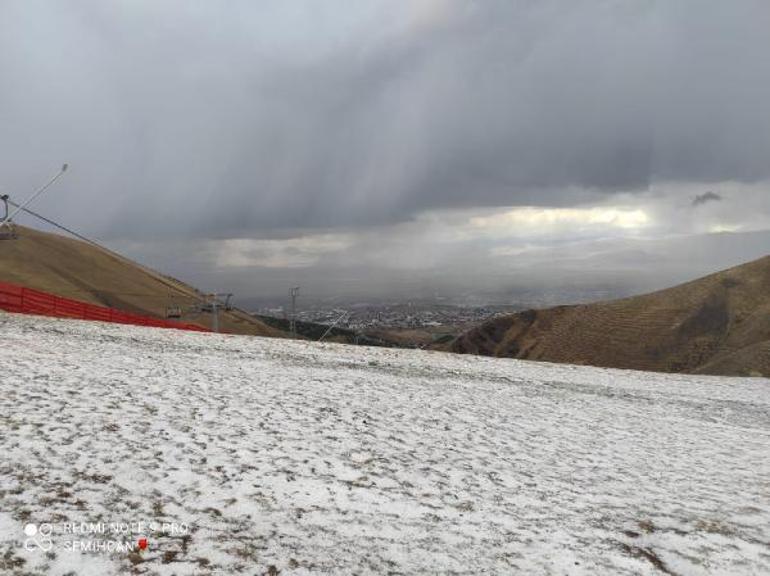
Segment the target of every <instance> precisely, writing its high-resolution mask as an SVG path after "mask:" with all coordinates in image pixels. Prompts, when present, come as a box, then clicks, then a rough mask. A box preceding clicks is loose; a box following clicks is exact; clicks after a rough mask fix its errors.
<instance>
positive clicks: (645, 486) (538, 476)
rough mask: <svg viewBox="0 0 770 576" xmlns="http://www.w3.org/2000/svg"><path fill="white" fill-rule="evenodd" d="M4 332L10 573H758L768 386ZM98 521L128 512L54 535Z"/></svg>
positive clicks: (763, 557)
mask: <svg viewBox="0 0 770 576" xmlns="http://www.w3.org/2000/svg"><path fill="white" fill-rule="evenodd" d="M0 345H2V352H0V449H1V450H2V452H1V453H2V461H0V503H1V504H0V573H3V574H5V573H8V574H65V573H67V572H69V571H74V572H75V573H77V574H129V573H137V574H238V573H243V574H255V573H263V572H267V573H277V571H280V573H281V574H311V573H313V574H315V573H332V574H354V573H355V574H362V573H371V574H381V573H388V572H392V573H436V572H439V573H457V574H469V573H482V572H486V573H490V574H510V573H521V574H666V573H671V574H761V573H770V381H768V380H763V379H734V378H716V377H699V376H684V375H664V374H652V373H640V372H631V371H618V370H605V369H595V368H586V367H576V366H565V365H549V364H538V363H529V362H520V361H514V360H498V359H490V358H477V357H471V356H455V355H447V354H440V353H430V352H420V351H405V350H393V349H380V348H371V349H368V348H359V347H350V346H339V345H333V344H312V343H301V342H292V341H287V340H271V339H263V338H253V337H241V336H215V335H200V334H193V333H185V332H179V331H171V330H155V329H147V328H139V327H129V326H119V325H110V324H99V323H88V322H78V321H65V320H54V319H48V318H34V317H24V316H15V315H6V314H0ZM99 522H103V523H104V524H105V525H107V526H109V525H110V524H114V525H116V526H117V525H121V524H128V523H134V522H135V523H138V524H140V525H141V526H140V529H137V530H134V529H133V527H132V529H131V531H130V534H129V535H128V536H126V535H125V534H124V535H123V536H121V538H117V537H115V534H114V533H113V534H107V535H101V536H100V537H99V538H94V535H93V533H91V534H82V533H81V534H77V535H73V534H72V533H63V532H64V531H65V529H64V528H62V527H67V526H69V528H70V529H72V527H73V526H75V528H77V526H79V523H91V526H92V527H93V526H94V525H97V524H98V523H99ZM46 523H48V524H50V525H51V527H53V528H52V530H53V532H52V535H51V536H50V543H51V550H50V551H49V552H48V553H46V552H44V551H43V550H41V549H40V546H39V545H38V544H37V543H38V542H43V543H46V542H45V541H44V539H42V540H41V535H40V534H39V533H38V534H36V535H35V536H34V537H29V535H28V534H25V532H24V527H25V525H27V524H33V525H34V526H35V527H40V526H44V525H46ZM172 526H176V529H172V528H171V527H172ZM139 532H141V533H139ZM76 536H77V537H76ZM143 536H144V537H146V538H147V541H148V545H147V548H146V549H145V550H141V551H139V550H138V549H135V547H134V548H132V549H130V550H114V549H113V550H111V551H104V550H102V551H88V550H86V551H82V550H79V551H75V550H72V542H73V541H75V540H78V541H81V542H83V541H86V542H87V541H89V539H90V541H94V540H97V539H101V540H110V539H111V541H113V540H114V541H126V542H129V543H132V545H133V542H134V541H137V542H138V538H139V537H143ZM30 539H31V540H32V542H31V544H29V543H28V542H27V541H28V540H30ZM25 544H29V545H28V546H27V547H28V548H30V549H29V550H28V549H27V548H25Z"/></svg>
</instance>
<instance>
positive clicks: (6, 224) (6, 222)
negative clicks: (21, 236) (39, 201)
mask: <svg viewBox="0 0 770 576" xmlns="http://www.w3.org/2000/svg"><path fill="white" fill-rule="evenodd" d="M68 167H69V166H68V165H67V164H64V165H63V166H62V167H61V169H60V170H59V171H58V172H57V173H56V175H55V176H54V177H53V178H51V179H50V180H49V181H48V182H46V183H45V184H44V185H43V186H41V187H40V188H38V189H37V190H35V192H33V193H32V195H31V196H30V197H29V198H27V199H26V200H25V201H24V202H22V203H21V204H16V203H15V202H11V200H10V199H9V197H8V194H4V195H3V196H0V200H2V202H3V205H4V208H5V215H4V216H3V219H2V220H0V239H5V240H7V239H14V238H16V226H15V225H14V223H13V218H14V217H15V216H16V214H18V213H19V212H21V211H23V210H26V209H27V206H29V205H30V204H32V202H34V201H35V199H36V198H37V197H38V196H40V195H41V194H42V193H43V192H45V191H46V190H48V188H49V187H50V186H51V185H52V184H53V183H54V182H56V181H57V180H58V179H59V178H61V176H62V174H64V173H65V172H66V171H67V168H68ZM8 204H12V205H13V206H15V207H16V209H15V210H14V211H13V212H10V211H9V210H8Z"/></svg>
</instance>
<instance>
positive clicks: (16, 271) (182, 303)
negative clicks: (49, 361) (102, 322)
mask: <svg viewBox="0 0 770 576" xmlns="http://www.w3.org/2000/svg"><path fill="white" fill-rule="evenodd" d="M16 230H17V232H18V238H16V239H15V240H0V280H2V281H5V282H13V283H16V284H22V285H25V286H29V287H31V288H37V289H38V290H45V291H46V292H51V293H53V294H57V295H59V296H65V297H67V298H74V299H77V300H82V301H84V302H90V303H91V304H99V305H102V306H110V307H114V308H119V309H122V310H126V311H129V312H134V313H137V314H146V315H148V316H154V317H159V318H164V317H165V316H166V311H167V308H168V307H170V306H179V307H181V308H183V309H187V308H188V307H190V306H193V305H195V304H199V303H200V302H201V296H202V294H201V293H200V292H199V291H198V290H196V289H195V288H193V287H192V286H189V285H188V284H185V283H184V282H181V281H179V280H176V279H174V278H171V277H169V276H165V275H163V274H160V273H158V272H155V271H154V270H150V269H149V268H145V267H144V266H141V265H140V264H137V263H136V262H133V261H131V260H129V259H127V258H124V257H122V256H120V255H118V254H115V253H113V252H108V251H106V250H102V249H100V248H98V247H96V246H94V245H91V244H88V243H86V242H82V241H80V240H75V239H73V238H67V237H65V236H60V235H58V234H51V233H48V232H41V231H39V230H34V229H32V228H26V227H22V226H17V227H16ZM211 319H212V318H211V314H210V313H205V312H204V313H200V314H197V315H195V314H191V315H185V316H184V317H183V318H182V320H183V321H184V322H189V323H191V324H198V325H200V326H204V327H206V328H210V327H211ZM219 325H220V329H221V330H222V331H223V332H229V333H233V334H251V335H257V336H281V335H284V333H283V332H281V331H279V330H276V329H275V328H271V327H269V326H267V325H266V324H264V323H262V322H260V321H259V320H257V319H256V318H253V317H252V316H250V315H248V314H246V313H245V312H243V311H241V310H237V309H233V310H230V311H226V312H221V313H220V316H219Z"/></svg>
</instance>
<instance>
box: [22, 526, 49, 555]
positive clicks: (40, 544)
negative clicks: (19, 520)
mask: <svg viewBox="0 0 770 576" xmlns="http://www.w3.org/2000/svg"><path fill="white" fill-rule="evenodd" d="M24 534H25V535H26V536H27V539H26V540H24V548H26V549H27V550H29V551H30V552H31V551H33V550H36V549H40V550H42V551H43V552H48V551H49V550H51V548H53V541H52V540H51V525H50V524H41V525H40V526H39V527H38V526H37V525H36V524H32V523H29V524H27V525H26V526H24Z"/></svg>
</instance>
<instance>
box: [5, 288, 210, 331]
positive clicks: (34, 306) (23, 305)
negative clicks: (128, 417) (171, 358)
mask: <svg viewBox="0 0 770 576" xmlns="http://www.w3.org/2000/svg"><path fill="white" fill-rule="evenodd" d="M0 310H5V311H7V312H17V313H20V314H38V315H41V316H56V317H58V318H77V319H80V320H99V321H101V322H117V323H118V324H135V325H137V326H153V327H155V328H176V329H178V330H194V331H196V332H211V330H208V329H207V328H202V327H200V326H197V325H196V324H186V323H183V322H173V321H171V320H164V319H161V318H152V317H151V316H141V315H139V314H132V313H131V312H124V311H122V310H118V309H116V308H107V307H105V306H96V305H94V304H88V303H87V302H80V301H78V300H71V299H70V298H62V297H61V296H56V295H54V294H49V293H48V292H43V291H41V290H35V289H34V288H27V287H26V286H19V285H17V284H9V283H7V282H0Z"/></svg>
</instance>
